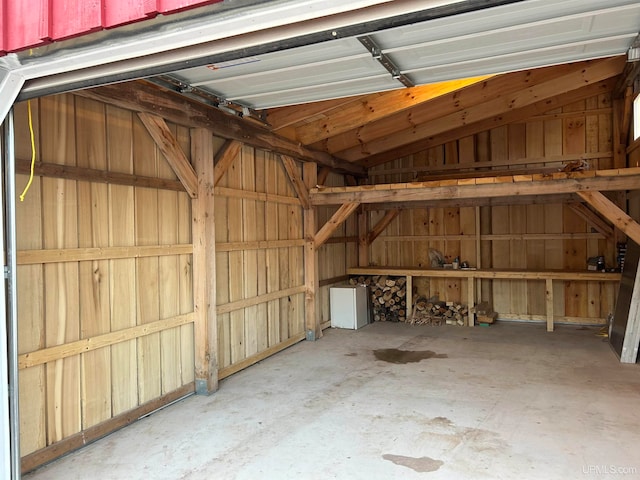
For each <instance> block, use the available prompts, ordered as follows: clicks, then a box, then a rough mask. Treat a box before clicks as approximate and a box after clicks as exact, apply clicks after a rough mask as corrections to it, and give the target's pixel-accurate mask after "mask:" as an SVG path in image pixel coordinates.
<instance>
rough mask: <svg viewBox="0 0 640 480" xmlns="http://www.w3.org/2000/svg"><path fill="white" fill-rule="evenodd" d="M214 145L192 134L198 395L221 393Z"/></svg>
mask: <svg viewBox="0 0 640 480" xmlns="http://www.w3.org/2000/svg"><path fill="white" fill-rule="evenodd" d="M214 151H215V150H214V145H213V136H212V134H211V132H210V131H208V130H206V129H203V128H198V129H193V130H192V131H191V157H192V158H193V162H194V165H195V168H196V172H197V179H198V182H197V193H198V195H197V198H195V199H194V200H192V202H191V211H192V217H193V222H192V237H193V260H192V262H193V266H192V275H193V305H194V311H195V314H196V318H195V322H194V326H193V337H194V350H195V352H194V355H195V385H196V393H198V394H200V395H208V394H210V393H212V392H215V391H216V390H217V389H218V320H217V313H216V241H215V238H216V236H215V219H214V211H215V209H214V189H213V188H212V186H213V184H214V165H213V161H212V159H213V156H214Z"/></svg>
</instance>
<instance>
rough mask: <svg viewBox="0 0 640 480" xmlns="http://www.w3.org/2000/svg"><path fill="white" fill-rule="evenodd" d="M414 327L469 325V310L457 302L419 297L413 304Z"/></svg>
mask: <svg viewBox="0 0 640 480" xmlns="http://www.w3.org/2000/svg"><path fill="white" fill-rule="evenodd" d="M410 323H411V324H412V325H433V326H440V325H442V324H443V323H445V324H447V325H465V324H466V325H468V323H469V308H468V307H467V306H466V305H462V304H461V303H456V302H441V301H440V300H438V297H432V298H427V297H423V296H417V297H416V299H415V302H414V303H413V309H412V315H411V320H410Z"/></svg>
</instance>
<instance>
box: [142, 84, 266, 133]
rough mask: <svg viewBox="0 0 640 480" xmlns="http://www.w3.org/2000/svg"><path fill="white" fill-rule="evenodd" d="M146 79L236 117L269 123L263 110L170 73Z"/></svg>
mask: <svg viewBox="0 0 640 480" xmlns="http://www.w3.org/2000/svg"><path fill="white" fill-rule="evenodd" d="M146 80H147V81H148V82H151V83H153V84H155V85H158V86H159V87H162V88H167V89H169V90H173V91H174V92H177V93H180V94H181V95H185V96H187V97H190V98H192V99H194V100H197V101H199V102H202V103H204V104H205V105H209V106H210V107H215V108H218V109H220V110H223V111H225V112H227V113H230V114H231V115H235V116H237V117H242V118H249V119H252V120H257V121H258V122H260V123H262V124H264V125H269V124H268V122H267V120H266V113H265V112H260V111H258V110H255V109H253V108H251V107H249V106H247V105H242V104H239V103H236V102H231V101H229V100H227V99H226V98H222V97H220V96H218V95H215V94H213V93H211V92H207V91H206V90H203V89H201V88H197V87H194V86H192V85H189V84H187V83H184V82H182V81H180V80H177V79H176V78H174V77H172V76H170V75H160V76H157V77H150V78H147V79H146Z"/></svg>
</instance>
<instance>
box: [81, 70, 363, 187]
mask: <svg viewBox="0 0 640 480" xmlns="http://www.w3.org/2000/svg"><path fill="white" fill-rule="evenodd" d="M75 94H76V95H79V96H83V97H87V98H93V99H94V100H98V101H101V102H105V103H108V104H111V105H115V106H117V107H120V108H126V109H129V110H133V111H137V112H146V113H151V114H154V115H159V116H161V117H162V118H164V119H165V120H167V121H171V122H174V123H177V124H179V125H185V126H188V127H194V128H204V129H207V130H209V131H210V132H212V133H215V134H216V135H217V136H220V137H223V138H227V139H231V140H238V141H240V142H243V143H245V144H247V145H251V146H252V147H255V148H261V149H264V150H268V151H272V152H276V153H281V154H285V155H290V156H292V157H294V158H299V159H300V160H304V161H308V162H316V163H319V164H321V165H325V166H327V167H331V168H332V169H334V170H338V171H341V172H344V173H350V174H352V175H357V176H364V175H365V174H366V172H365V170H364V169H363V168H362V167H360V166H358V165H350V164H347V163H345V162H342V161H340V160H338V159H336V158H334V157H332V156H331V155H329V154H328V153H326V152H318V151H314V150H311V149H309V148H306V147H304V146H302V145H300V144H299V143H296V142H294V141H292V140H289V139H288V138H285V137H282V136H279V135H277V134H274V133H273V132H271V131H269V129H267V128H266V127H262V126H260V125H257V124H254V123H250V122H247V121H245V120H243V119H241V118H239V117H237V116H235V115H231V114H228V113H225V112H223V111H222V110H219V109H216V108H213V107H210V106H208V105H205V104H203V103H201V102H198V101H196V100H193V99H191V98H188V97H186V96H184V95H180V94H179V93H176V92H172V91H169V90H165V89H163V88H161V87H158V86H157V85H154V84H152V83H149V82H145V81H143V80H138V81H135V82H127V83H118V84H114V85H104V86H102V87H96V88H91V89H87V90H80V91H77V92H75Z"/></svg>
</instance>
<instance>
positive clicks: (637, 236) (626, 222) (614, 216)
mask: <svg viewBox="0 0 640 480" xmlns="http://www.w3.org/2000/svg"><path fill="white" fill-rule="evenodd" d="M577 194H578V195H579V196H580V198H582V199H583V200H584V201H585V202H587V203H588V204H589V205H591V206H592V207H593V208H594V209H595V210H597V211H598V212H600V213H601V214H602V215H603V216H604V217H605V218H606V219H607V220H609V221H610V222H611V223H613V224H614V225H615V226H616V227H617V228H619V229H620V230H622V231H623V232H624V233H625V234H626V235H627V236H628V237H629V238H631V239H632V240H633V241H634V242H636V243H640V225H639V224H638V223H637V222H636V221H635V220H634V219H633V218H631V217H630V216H629V215H627V214H626V213H625V212H624V211H623V210H622V209H621V208H620V207H618V206H617V205H616V204H615V203H613V202H612V201H611V200H609V199H608V198H607V197H605V196H604V195H603V194H602V193H601V192H599V191H583V192H577Z"/></svg>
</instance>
